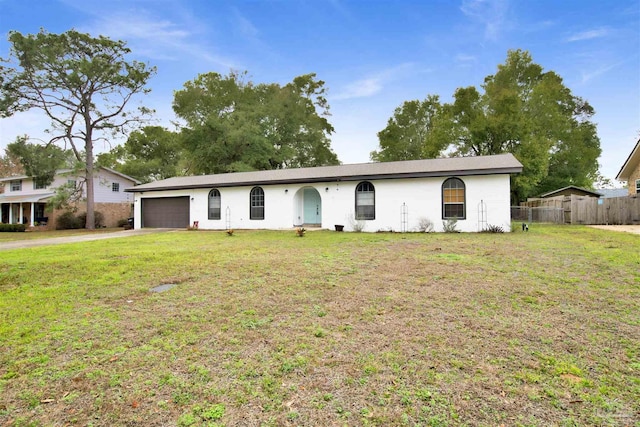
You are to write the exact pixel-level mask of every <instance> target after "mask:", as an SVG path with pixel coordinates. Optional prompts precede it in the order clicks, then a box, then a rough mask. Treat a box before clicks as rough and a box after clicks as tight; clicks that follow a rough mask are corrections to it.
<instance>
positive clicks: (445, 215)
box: [442, 178, 467, 219]
mask: <svg viewBox="0 0 640 427" xmlns="http://www.w3.org/2000/svg"><path fill="white" fill-rule="evenodd" d="M465 197H466V196H465V186H464V182H462V180H461V179H460V178H449V179H447V180H446V181H445V182H444V183H443V184H442V219H465V218H466V212H467V209H466V203H465Z"/></svg>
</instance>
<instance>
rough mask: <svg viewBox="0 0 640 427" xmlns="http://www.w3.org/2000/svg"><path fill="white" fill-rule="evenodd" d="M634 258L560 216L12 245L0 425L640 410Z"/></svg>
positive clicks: (533, 416) (625, 419)
mask: <svg viewBox="0 0 640 427" xmlns="http://www.w3.org/2000/svg"><path fill="white" fill-rule="evenodd" d="M638 254H640V239H638V237H637V236H633V235H626V234H615V235H614V234H613V233H606V232H603V231H600V230H593V229H588V228H584V227H571V228H569V227H551V226H549V227H540V228H534V229H533V230H532V231H530V232H529V233H513V234H498V235H488V234H455V235H454V234H437V235H434V234H351V233H332V232H314V233H309V234H307V236H306V237H305V238H304V239H299V238H296V237H295V236H294V235H293V234H292V233H279V232H243V231H240V232H237V233H235V234H234V236H233V237H229V236H227V235H225V234H224V233H210V232H209V233H208V232H198V233H193V232H191V233H188V232H183V233H182V232H177V233H170V234H157V235H150V236H140V237H131V238H128V239H115V240H109V241H100V242H89V243H84V244H78V245H65V246H64V247H50V248H40V249H25V250H21V251H9V252H4V253H3V258H2V260H1V261H0V316H1V319H2V322H1V325H0V346H1V347H2V348H3V349H4V351H3V352H2V354H1V355H0V362H1V363H0V396H1V397H0V425H5V424H6V425H72V424H77V425H94V426H108V425H141V424H144V425H158V426H160V425H167V424H169V425H181V426H205V425H208V426H213V425H226V426H234V425H251V426H253V425H255V426H269V425H273V426H276V425H278V426H280V425H292V426H293V425H337V426H338V425H340V426H341V425H379V426H383V425H385V426H386V425H397V426H403V425H407V426H414V425H424V426H449V425H451V426H453V425H456V426H457V425H470V426H475V425H487V426H489V425H500V424H504V425H523V426H524V425H527V426H536V425H538V426H547V425H564V426H572V425H575V426H578V425H611V426H616V425H638V422H640V421H639V420H640V405H639V404H638V399H637V397H638V395H640V318H639V317H638V313H639V312H640V298H639V294H640V256H639V255H638ZM5 255H6V256H5ZM159 284H176V285H177V286H175V287H173V288H172V289H170V290H168V291H166V292H162V293H152V292H150V291H149V289H151V288H152V287H154V286H157V285H159Z"/></svg>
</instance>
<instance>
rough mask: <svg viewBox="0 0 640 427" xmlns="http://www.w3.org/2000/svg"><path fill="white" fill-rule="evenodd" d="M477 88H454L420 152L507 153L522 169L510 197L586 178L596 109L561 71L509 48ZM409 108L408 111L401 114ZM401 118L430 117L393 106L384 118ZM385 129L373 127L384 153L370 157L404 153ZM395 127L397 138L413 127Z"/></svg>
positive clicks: (595, 150) (592, 174)
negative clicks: (389, 139)
mask: <svg viewBox="0 0 640 427" xmlns="http://www.w3.org/2000/svg"><path fill="white" fill-rule="evenodd" d="M482 89H483V90H484V91H483V92H480V91H478V89H476V88H475V87H466V88H458V89H457V90H456V92H455V93H454V100H453V102H452V103H450V104H445V105H443V106H442V110H441V111H440V112H439V113H438V114H437V115H436V117H437V118H438V120H437V121H435V123H436V124H437V125H436V126H432V128H430V129H428V131H427V133H428V134H429V137H427V138H424V142H423V143H422V147H423V148H422V151H421V152H420V155H421V157H422V158H429V157H437V156H441V155H442V154H443V153H444V152H445V150H446V151H447V152H451V154H453V155H459V156H480V155H492V154H500V153H505V152H510V153H513V154H514V155H515V156H516V157H517V158H518V160H520V162H521V163H522V164H523V172H522V173H521V174H518V175H516V176H514V177H513V178H512V185H511V188H512V201H513V202H518V201H520V200H524V199H526V198H527V197H531V196H534V195H537V194H540V193H542V192H545V191H548V190H553V189H555V188H559V187H563V186H567V185H578V186H582V187H590V186H591V185H592V183H593V182H594V180H595V179H596V178H597V172H598V161H597V160H598V157H599V156H600V152H601V149H600V141H599V139H598V136H597V133H596V127H595V125H594V124H593V123H592V122H591V121H590V119H591V117H592V116H593V114H594V111H593V108H592V107H591V106H590V105H589V103H588V102H586V101H584V100H583V99H581V98H579V97H576V96H574V95H573V94H572V93H571V91H570V90H569V89H568V88H567V87H566V86H565V85H564V83H563V81H562V78H561V77H560V76H558V75H557V74H556V73H554V72H553V71H547V72H545V71H543V68H542V67H541V66H540V65H538V64H535V63H534V62H533V61H532V58H531V55H530V54H529V53H528V52H526V51H522V50H512V51H509V52H508V54H507V60H506V62H505V63H504V64H500V65H498V71H497V72H496V73H495V74H494V75H490V76H487V77H486V78H485V80H484V84H483V85H482ZM407 112H408V113H409V117H408V118H404V117H402V116H403V114H404V113H407ZM401 121H403V122H418V123H420V122H421V121H422V122H429V121H430V122H431V123H434V121H433V120H431V116H430V115H429V114H426V113H425V112H424V111H422V110H420V109H414V110H407V109H403V110H401V111H398V110H396V114H395V116H394V117H393V118H392V119H390V122H389V123H392V122H401ZM388 129H389V125H388V126H387V128H386V129H385V130H383V131H382V132H381V133H380V134H379V138H380V146H381V147H382V150H381V152H384V154H385V156H384V157H379V158H376V157H375V156H372V158H373V159H374V160H401V159H404V158H405V157H406V154H405V153H406V150H403V149H402V148H403V147H402V146H401V147H400V148H401V149H396V148H395V147H394V146H393V144H390V143H388V142H386V140H385V137H386V135H385V134H384V132H385V131H387V130H388ZM394 130H395V132H396V134H395V135H392V136H393V138H395V139H396V140H398V141H402V140H403V139H406V138H411V137H413V136H414V135H415V134H416V133H415V131H414V130H413V129H412V128H410V127H404V128H403V127H395V128H394ZM440 138H445V140H440ZM434 140H435V142H434ZM400 145H402V144H400ZM385 147H390V148H389V149H387V150H386V151H385ZM412 152H413V153H416V152H418V150H417V149H416V148H415V147H414V148H412Z"/></svg>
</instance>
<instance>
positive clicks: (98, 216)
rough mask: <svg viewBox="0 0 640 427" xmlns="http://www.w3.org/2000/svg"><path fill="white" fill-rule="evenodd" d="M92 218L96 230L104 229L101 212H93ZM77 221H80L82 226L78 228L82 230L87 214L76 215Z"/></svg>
mask: <svg viewBox="0 0 640 427" xmlns="http://www.w3.org/2000/svg"><path fill="white" fill-rule="evenodd" d="M93 216H94V218H93V219H94V221H93V222H94V227H96V228H102V227H104V215H102V212H100V211H95V212H94V213H93ZM78 220H79V221H80V223H81V224H82V225H81V226H80V227H78V228H83V227H84V226H85V225H86V224H87V213H86V212H83V213H81V214H80V215H78Z"/></svg>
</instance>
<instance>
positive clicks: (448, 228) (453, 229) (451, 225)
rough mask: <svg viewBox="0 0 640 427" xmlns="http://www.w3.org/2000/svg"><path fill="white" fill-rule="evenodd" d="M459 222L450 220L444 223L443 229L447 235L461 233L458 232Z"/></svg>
mask: <svg viewBox="0 0 640 427" xmlns="http://www.w3.org/2000/svg"><path fill="white" fill-rule="evenodd" d="M457 227H458V220H457V219H448V220H446V221H442V229H443V231H444V232H445V233H459V232H460V230H458V228H457Z"/></svg>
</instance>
